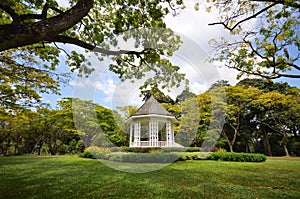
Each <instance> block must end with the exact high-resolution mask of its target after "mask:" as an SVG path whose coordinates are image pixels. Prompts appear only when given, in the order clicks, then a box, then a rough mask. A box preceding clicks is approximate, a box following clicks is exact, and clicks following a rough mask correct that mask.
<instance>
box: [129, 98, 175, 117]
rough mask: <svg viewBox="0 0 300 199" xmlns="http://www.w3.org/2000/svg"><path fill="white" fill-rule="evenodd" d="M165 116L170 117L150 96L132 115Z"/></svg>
mask: <svg viewBox="0 0 300 199" xmlns="http://www.w3.org/2000/svg"><path fill="white" fill-rule="evenodd" d="M140 115H165V116H172V114H171V113H169V112H168V111H167V110H166V109H165V108H164V107H163V106H162V105H160V103H159V102H158V101H157V100H156V99H155V98H154V97H153V95H151V96H150V97H149V98H148V99H147V100H146V101H145V103H144V104H143V105H142V106H141V107H140V108H139V109H138V110H137V111H136V112H135V113H134V114H133V115H132V116H140Z"/></svg>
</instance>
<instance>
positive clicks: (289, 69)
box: [207, 0, 300, 79]
mask: <svg viewBox="0 0 300 199" xmlns="http://www.w3.org/2000/svg"><path fill="white" fill-rule="evenodd" d="M207 2H208V3H209V6H208V7H207V11H209V12H210V11H211V9H212V8H215V9H217V10H218V11H219V19H220V21H219V22H215V23H211V24H210V25H222V26H223V27H224V28H225V29H226V30H228V31H229V32H230V34H231V35H233V38H234V39H229V40H228V39H226V38H224V37H223V38H222V39H221V40H220V41H216V40H212V43H214V44H215V47H216V53H215V55H213V58H212V60H218V61H221V62H222V63H224V65H226V66H227V67H229V68H233V69H236V70H238V71H240V72H241V73H240V75H239V76H241V75H244V74H246V75H257V76H261V77H264V78H268V79H275V78H280V77H288V78H300V65H299V59H300V53H299V52H300V51H299V49H300V40H299V37H298V35H299V18H300V12H299V9H300V2H299V0H268V1H265V0H242V1H226V0H207ZM232 40H233V41H232Z"/></svg>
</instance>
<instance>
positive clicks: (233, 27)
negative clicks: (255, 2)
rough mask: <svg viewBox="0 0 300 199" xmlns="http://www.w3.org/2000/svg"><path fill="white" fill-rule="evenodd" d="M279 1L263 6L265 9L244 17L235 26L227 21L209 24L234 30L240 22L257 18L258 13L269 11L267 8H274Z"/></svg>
mask: <svg viewBox="0 0 300 199" xmlns="http://www.w3.org/2000/svg"><path fill="white" fill-rule="evenodd" d="M277 4H278V3H277V2H275V3H273V4H271V5H269V6H267V7H265V8H263V9H261V10H260V11H258V12H257V13H255V14H253V15H251V16H249V17H247V18H245V19H243V20H241V21H239V22H237V23H236V24H235V25H234V26H232V27H229V26H228V25H227V23H225V22H216V23H210V24H208V25H209V26H213V25H223V26H224V27H225V28H226V29H228V30H229V31H233V30H234V29H235V28H236V27H238V26H239V25H240V24H242V23H244V22H245V21H248V20H250V19H254V18H256V17H257V16H258V15H260V14H262V13H263V12H265V11H267V10H269V9H270V8H272V7H273V6H275V5H277Z"/></svg>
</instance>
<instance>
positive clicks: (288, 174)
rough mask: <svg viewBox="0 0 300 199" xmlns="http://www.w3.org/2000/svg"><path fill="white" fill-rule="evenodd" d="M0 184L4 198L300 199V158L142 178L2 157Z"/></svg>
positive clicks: (206, 165) (197, 167)
mask: <svg viewBox="0 0 300 199" xmlns="http://www.w3.org/2000/svg"><path fill="white" fill-rule="evenodd" d="M149 165H151V164H148V165H144V166H149ZM125 166H126V165H125ZM0 179H1V180H0V198H300V189H299V185H300V158H295V159H291V160H290V159H288V160H286V159H284V158H282V159H279V158H271V159H269V160H267V161H266V162H263V163H243V162H222V161H186V162H177V163H173V164H171V165H168V166H167V167H165V168H163V169H160V170H157V171H153V172H148V173H140V174H138V173H126V172H122V171H117V170H114V169H112V168H110V167H107V166H105V165H104V164H102V163H101V162H99V161H98V160H93V159H84V158H78V157H75V156H74V157H72V156H60V157H32V156H22V157H0Z"/></svg>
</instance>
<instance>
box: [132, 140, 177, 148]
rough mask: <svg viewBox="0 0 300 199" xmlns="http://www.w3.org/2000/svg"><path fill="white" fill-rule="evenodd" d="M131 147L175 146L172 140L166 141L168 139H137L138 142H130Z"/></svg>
mask: <svg viewBox="0 0 300 199" xmlns="http://www.w3.org/2000/svg"><path fill="white" fill-rule="evenodd" d="M131 144H132V145H131V146H132V147H170V146H175V143H174V142H168V141H156V142H151V141H139V142H132V143H131Z"/></svg>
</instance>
